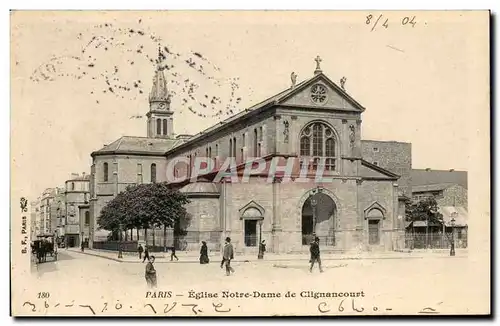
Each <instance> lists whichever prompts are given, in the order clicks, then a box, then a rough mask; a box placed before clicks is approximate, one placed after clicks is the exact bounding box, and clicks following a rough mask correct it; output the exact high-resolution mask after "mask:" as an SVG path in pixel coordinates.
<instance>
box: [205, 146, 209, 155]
mask: <svg viewBox="0 0 500 326" xmlns="http://www.w3.org/2000/svg"><path fill="white" fill-rule="evenodd" d="M205 157H209V156H208V147H207V148H205Z"/></svg>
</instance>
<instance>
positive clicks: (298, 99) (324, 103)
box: [280, 74, 364, 112]
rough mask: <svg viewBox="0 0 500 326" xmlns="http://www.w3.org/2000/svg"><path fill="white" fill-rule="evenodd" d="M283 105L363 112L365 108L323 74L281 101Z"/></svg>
mask: <svg viewBox="0 0 500 326" xmlns="http://www.w3.org/2000/svg"><path fill="white" fill-rule="evenodd" d="M280 104H282V105H291V106H307V107H318V108H327V109H336V110H343V111H354V112H363V111H364V108H363V107H362V106H361V105H360V104H359V103H357V102H356V101H355V100H354V99H353V98H352V97H350V96H349V95H348V94H347V93H346V92H345V91H344V90H343V89H342V88H340V87H339V86H337V85H336V84H335V83H333V82H332V81H331V80H330V79H329V78H328V77H326V76H325V75H323V74H320V75H318V76H317V78H312V79H311V80H309V81H308V82H307V83H305V84H303V85H300V87H298V88H297V89H296V90H294V91H292V92H290V94H288V96H286V97H285V98H283V99H281V100H280Z"/></svg>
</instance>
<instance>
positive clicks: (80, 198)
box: [64, 173, 90, 247]
mask: <svg viewBox="0 0 500 326" xmlns="http://www.w3.org/2000/svg"><path fill="white" fill-rule="evenodd" d="M89 188H90V175H88V174H87V175H86V174H85V173H83V174H82V175H79V174H78V173H72V174H71V177H70V179H68V180H66V182H65V187H64V189H65V192H64V196H65V203H64V204H65V206H64V210H65V212H64V213H65V214H64V215H65V223H64V240H65V243H66V246H67V247H77V246H80V244H81V241H84V240H85V231H84V227H83V225H82V218H83V220H85V217H84V216H83V217H82V216H81V214H83V215H85V207H87V211H88V207H89V199H90V190H89ZM89 219H90V217H89ZM89 225H90V221H89ZM88 234H89V233H88Z"/></svg>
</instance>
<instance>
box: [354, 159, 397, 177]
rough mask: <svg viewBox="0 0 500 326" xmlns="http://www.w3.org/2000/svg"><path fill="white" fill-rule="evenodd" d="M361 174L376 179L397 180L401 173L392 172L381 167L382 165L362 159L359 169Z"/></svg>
mask: <svg viewBox="0 0 500 326" xmlns="http://www.w3.org/2000/svg"><path fill="white" fill-rule="evenodd" d="M359 175H360V176H361V177H362V178H363V179H375V180H378V179H380V180H397V179H399V177H400V176H399V175H397V174H395V173H392V172H391V171H389V170H386V169H384V168H381V167H380V166H377V165H374V164H372V163H369V162H367V161H365V160H362V161H361V167H360V169H359Z"/></svg>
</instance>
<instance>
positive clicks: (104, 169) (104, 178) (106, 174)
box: [102, 163, 108, 182]
mask: <svg viewBox="0 0 500 326" xmlns="http://www.w3.org/2000/svg"><path fill="white" fill-rule="evenodd" d="M102 171H103V178H102V181H104V182H108V163H104V164H103V165H102Z"/></svg>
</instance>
